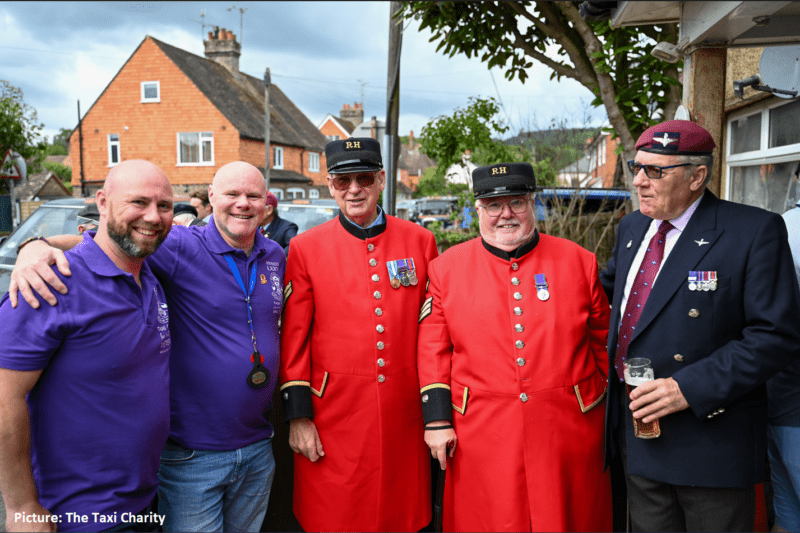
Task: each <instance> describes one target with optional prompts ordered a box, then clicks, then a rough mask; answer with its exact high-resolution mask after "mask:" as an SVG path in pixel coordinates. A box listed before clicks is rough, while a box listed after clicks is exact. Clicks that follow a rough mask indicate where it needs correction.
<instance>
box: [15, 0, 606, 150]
mask: <svg viewBox="0 0 800 533" xmlns="http://www.w3.org/2000/svg"><path fill="white" fill-rule="evenodd" d="M229 8H233V9H231V10H229ZM242 8H243V9H245V12H244V15H243V17H242V16H241V14H240V9H242ZM201 12H204V13H205V17H201ZM240 18H243V30H242V31H240ZM201 22H205V24H206V25H207V26H206V28H205V31H206V33H205V34H203V33H202V28H201ZM0 24H2V28H3V39H2V40H0V79H4V80H8V81H9V82H10V83H11V84H12V85H14V86H17V87H19V88H21V89H22V91H23V92H24V98H25V102H26V103H27V104H28V105H30V106H32V107H33V108H35V109H36V110H37V112H38V115H39V120H40V122H43V123H44V125H45V129H44V134H45V135H47V136H48V137H49V138H52V136H53V134H55V133H57V132H58V131H59V129H60V128H70V129H71V128H74V127H75V126H76V125H77V122H78V120H77V103H76V102H77V100H80V102H81V111H82V112H83V113H85V112H86V111H87V110H88V109H89V107H91V105H92V104H93V103H94V101H95V100H96V99H97V97H98V96H99V95H100V93H101V92H102V91H103V89H104V88H105V87H106V86H107V85H108V83H109V82H110V81H111V79H112V78H113V77H114V75H116V73H117V72H118V71H119V70H120V68H122V66H123V65H124V64H125V62H126V61H127V60H128V58H129V57H130V56H131V54H132V53H133V52H134V50H136V47H137V46H139V44H140V43H141V42H142V40H143V39H144V38H145V36H146V35H150V36H153V37H155V38H157V39H160V40H161V41H164V42H166V43H168V44H171V45H173V46H176V47H178V48H182V49H184V50H187V51H189V52H192V53H194V54H197V55H199V56H203V42H202V35H205V36H206V38H207V34H208V33H207V32H208V31H209V30H210V29H211V27H212V26H215V25H217V26H220V27H221V28H226V29H229V30H231V31H233V32H234V33H235V34H236V35H237V39H238V40H239V41H240V42H241V43H242V55H241V58H240V70H241V71H243V72H245V73H247V74H250V75H252V76H255V77H257V78H263V76H264V71H265V69H266V68H267V67H269V69H270V73H271V75H272V81H273V83H274V84H276V85H278V87H280V88H281V90H282V91H283V92H284V93H285V94H286V95H287V96H288V97H289V98H290V99H291V100H292V101H293V102H294V103H295V104H296V105H297V106H298V107H299V108H300V110H302V111H303V112H304V113H305V114H306V116H308V118H309V119H310V120H311V121H312V122H313V123H314V124H315V125H317V126H318V125H319V124H320V123H321V122H322V120H323V119H324V118H325V116H326V115H327V114H328V113H331V114H333V115H336V116H338V114H339V110H340V109H341V108H342V105H343V104H353V103H354V102H361V101H362V91H363V102H364V112H365V116H366V117H367V118H368V117H371V116H377V117H378V118H379V119H380V120H384V119H385V117H386V74H387V68H388V66H387V57H388V40H389V38H388V30H389V2H236V3H234V2H232V1H231V2H222V3H219V2H2V3H0ZM407 24H408V23H407ZM430 36H431V34H430V32H429V31H428V30H424V31H423V32H419V31H418V24H417V23H416V21H413V22H411V23H410V24H408V26H407V27H406V29H405V32H404V34H403V45H402V54H401V71H400V123H399V132H400V135H408V132H409V131H412V130H413V131H414V132H415V135H418V134H419V132H420V130H421V129H422V127H423V126H424V125H425V124H426V123H427V122H428V121H429V120H431V119H432V118H435V117H437V116H440V115H450V114H452V113H453V111H454V110H455V108H456V107H464V106H466V105H467V104H468V98H469V97H470V96H481V97H489V96H492V97H494V98H496V99H498V100H499V101H500V102H501V103H502V106H503V112H502V113H501V116H502V117H503V118H504V119H505V121H506V122H507V123H510V125H511V129H512V133H517V132H518V131H519V129H520V128H525V129H537V127H538V128H542V129H544V128H546V127H547V126H548V124H549V123H550V121H551V120H564V119H566V120H567V121H568V122H569V125H570V126H574V127H579V126H583V125H585V122H586V121H585V120H584V119H582V117H583V115H584V113H585V112H586V111H587V109H589V106H588V104H589V102H591V100H592V94H591V92H590V91H589V90H587V89H586V88H584V87H583V86H582V85H580V84H579V83H578V82H576V81H573V80H562V81H561V82H555V81H550V79H549V78H550V71H549V70H548V69H546V68H545V67H543V66H541V65H540V64H538V63H534V66H533V67H532V68H531V69H530V71H529V76H530V77H529V78H528V80H527V81H526V83H525V84H521V83H519V82H518V81H513V82H509V81H507V80H506V79H505V77H504V76H503V72H502V70H500V69H498V68H495V69H493V70H492V71H489V69H487V67H486V65H485V64H484V63H481V62H480V60H479V59H476V58H472V59H467V58H466V57H465V56H461V55H456V56H455V57H453V58H449V57H446V56H444V55H443V54H441V53H439V52H436V43H429V42H428V39H429V38H430ZM604 119H605V113H604V111H603V110H602V109H599V110H593V111H592V119H591V121H590V122H591V124H592V125H598V124H599V123H600V122H602V121H603V120H604Z"/></svg>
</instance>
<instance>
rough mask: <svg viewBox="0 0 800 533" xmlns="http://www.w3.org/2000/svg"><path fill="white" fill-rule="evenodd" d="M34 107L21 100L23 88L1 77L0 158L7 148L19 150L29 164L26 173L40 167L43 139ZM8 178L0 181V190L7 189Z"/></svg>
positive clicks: (1, 191) (43, 145)
mask: <svg viewBox="0 0 800 533" xmlns="http://www.w3.org/2000/svg"><path fill="white" fill-rule="evenodd" d="M42 128H44V124H41V123H39V121H38V117H37V115H36V110H35V109H33V108H32V107H30V106H29V105H28V104H26V103H25V102H24V100H23V94H22V90H21V89H19V88H18V87H14V86H13V85H11V84H10V83H9V82H8V81H6V80H0V157H3V156H4V155H5V153H6V151H8V150H14V151H16V152H18V153H19V154H20V155H21V156H22V157H24V158H25V161H26V162H27V163H28V173H29V174H31V173H33V172H37V171H38V170H39V169H41V161H42V159H43V155H42V151H43V150H44V147H45V141H44V139H42V137H41V135H40V133H39V132H40V131H41V130H42ZM6 181H7V180H0V193H5V192H6V191H7V190H8V184H7V183H6Z"/></svg>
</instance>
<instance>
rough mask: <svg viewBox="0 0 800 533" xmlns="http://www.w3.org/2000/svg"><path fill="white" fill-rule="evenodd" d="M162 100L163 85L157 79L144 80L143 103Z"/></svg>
mask: <svg viewBox="0 0 800 533" xmlns="http://www.w3.org/2000/svg"><path fill="white" fill-rule="evenodd" d="M160 101H161V87H160V83H159V82H157V81H143V82H142V103H143V104H150V103H156V102H160Z"/></svg>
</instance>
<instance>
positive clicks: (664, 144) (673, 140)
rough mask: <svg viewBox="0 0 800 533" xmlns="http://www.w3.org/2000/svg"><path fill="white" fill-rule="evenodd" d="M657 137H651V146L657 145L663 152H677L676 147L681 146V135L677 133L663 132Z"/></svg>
mask: <svg viewBox="0 0 800 533" xmlns="http://www.w3.org/2000/svg"><path fill="white" fill-rule="evenodd" d="M659 135H660V137H659V136H657V135H653V144H655V143H659V144H660V145H661V149H662V150H663V151H665V152H677V151H678V147H679V146H680V144H681V134H680V133H678V132H674V133H672V132H664V133H661V134H659Z"/></svg>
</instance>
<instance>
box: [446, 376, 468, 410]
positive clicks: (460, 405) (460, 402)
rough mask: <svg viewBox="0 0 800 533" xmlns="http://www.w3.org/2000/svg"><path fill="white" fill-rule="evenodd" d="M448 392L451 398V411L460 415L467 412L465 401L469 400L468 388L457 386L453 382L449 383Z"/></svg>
mask: <svg viewBox="0 0 800 533" xmlns="http://www.w3.org/2000/svg"><path fill="white" fill-rule="evenodd" d="M450 392H451V394H452V398H453V400H452V401H453V409H455V411H456V412H458V413H460V414H462V415H463V414H464V413H466V412H467V399H468V398H469V387H464V386H463V385H459V384H458V383H456V382H455V381H452V382H451V383H450Z"/></svg>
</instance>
